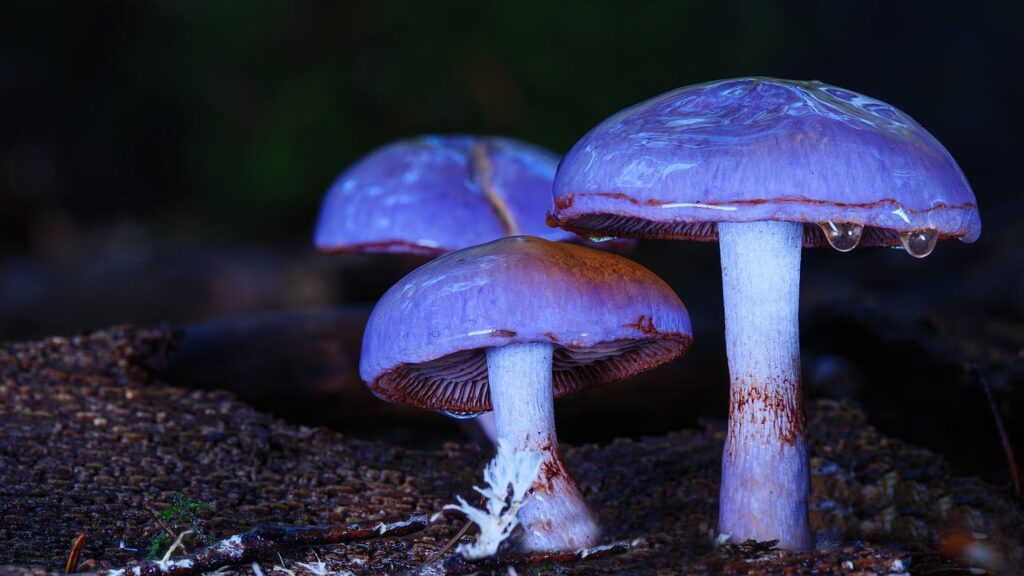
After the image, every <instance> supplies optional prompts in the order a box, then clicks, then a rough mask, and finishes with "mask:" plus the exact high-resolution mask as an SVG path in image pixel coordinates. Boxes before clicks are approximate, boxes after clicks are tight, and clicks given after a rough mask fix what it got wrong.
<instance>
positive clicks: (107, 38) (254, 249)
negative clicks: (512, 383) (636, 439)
mask: <svg viewBox="0 0 1024 576" xmlns="http://www.w3.org/2000/svg"><path fill="white" fill-rule="evenodd" d="M1022 30H1024V3H1022V2H1019V1H1016V0H995V1H990V2H975V3H957V4H954V5H950V6H945V5H940V4H939V3H935V2H924V1H910V2H859V3H839V2H821V3H813V4H812V3H804V2H762V1H759V0H747V1H738V2H728V3H726V2H709V1H708V2H697V1H678V0H676V1H650V2H615V3H612V2H594V1H586V2H584V1H562V2H551V1H546V2H539V1H521V2H479V1H453V2H445V3H443V4H441V3H428V2H378V1H363V2H276V3H270V2H241V1H234V2H227V1H225V2H199V1H184V0H183V1H177V2H171V1H166V2H136V1H121V2H113V1H100V0H97V1H92V2H51V1H31V2H5V3H4V5H3V6H2V7H0V114H2V118H3V126H2V130H0V340H11V339H26V338H35V337H40V336H43V335H48V334H72V333H75V332H80V331H83V330H89V329H95V328H100V327H103V326H107V325H110V324H114V323H121V322H132V323H150V322H159V321H167V322H171V323H172V324H174V325H176V326H185V325H192V324H194V323H210V322H214V323H216V322H219V321H224V319H229V318H234V317H239V316H249V315H253V314H260V313H279V312H280V311H287V310H306V309H310V308H318V307H339V306H348V307H352V306H369V305H371V304H372V302H373V301H374V300H375V299H376V298H377V296H379V295H380V294H381V293H382V292H383V290H385V289H386V288H387V287H388V286H389V285H390V284H391V283H392V282H394V281H396V280H397V279H398V278H400V277H401V276H402V275H403V274H404V273H405V272H406V271H407V270H408V269H409V267H410V266H412V265H414V264H415V263H416V262H414V261H411V260H409V259H402V258H396V259H388V260H386V261H384V260H382V259H381V258H380V257H375V256H333V257H329V256H321V255H317V254H315V253H314V252H313V250H312V247H311V241H310V238H311V234H312V227H313V223H314V221H315V218H316V213H317V209H318V207H319V202H320V199H321V195H322V193H323V192H324V190H325V189H326V187H327V186H328V185H329V184H330V183H331V181H332V180H333V179H334V178H335V177H336V176H337V174H338V173H339V172H340V171H341V170H342V169H343V168H345V167H346V166H347V165H348V164H350V163H351V162H353V161H354V160H356V159H357V158H358V157H360V156H361V155H363V154H365V153H367V152H369V151H370V150H372V149H373V148H375V147H377V146H379V145H381V144H384V143H386V142H389V141H391V140H394V139H397V138H402V137H408V136H412V135H417V134H421V133H425V132H446V133H447V132H468V133H481V134H492V133H493V134H504V135H508V136H512V137H515V138H519V139H522V140H526V141H530V142H534V143H536V144H539V145H542V146H545V147H548V148H550V149H552V150H555V151H558V152H565V151H566V150H567V149H568V148H569V147H570V146H571V145H572V144H573V142H575V140H576V139H577V138H579V137H580V136H581V135H582V134H583V133H584V132H585V131H586V130H588V129H589V128H590V127H591V126H593V125H594V124H596V123H597V122H599V121H600V120H602V119H604V118H605V117H607V116H608V115H610V114H612V113H614V112H616V111H618V110H619V109H621V108H624V107H626V106H628V105H631V104H634V103H636V102H639V101H641V100H643V99H646V98H648V97H651V96H654V95H656V94H659V93H661V92H663V91H666V90H669V89H672V88H676V87H678V86H682V85H686V84H692V83H697V82H702V81H708V80H713V79H720V78H728V77H735V76H744V75H768V76H778V77H783V78H796V79H818V80H822V81H824V82H828V83H831V84H835V85H839V86H843V87H846V88H850V89H853V90H856V91H859V92H862V93H865V94H868V95H870V96H873V97H876V98H879V99H881V100H884V101H886V102H889V103H891V104H893V105H895V106H897V107H899V108H901V109H902V110H904V111H906V112H907V113H909V114H910V115H912V116H913V117H914V118H915V119H916V120H918V121H919V122H920V123H921V124H922V125H924V126H925V127H926V128H928V129H929V130H930V131H931V132H932V133H933V134H934V135H935V136H936V137H937V138H938V139H939V140H940V141H941V142H943V143H944V144H945V146H946V147H947V148H948V149H949V150H950V152H951V153H952V154H953V156H954V157H955V158H956V159H957V160H958V161H959V162H960V165H961V167H962V168H963V170H964V172H965V173H966V174H967V176H968V179H969V180H970V182H971V183H972V185H973V187H974V190H975V193H976V195H977V197H978V200H979V205H980V207H981V212H982V221H983V225H984V227H985V231H984V232H983V234H982V238H981V240H980V241H979V242H977V243H976V244H973V245H964V244H961V243H959V242H950V243H945V244H941V245H939V246H938V248H937V249H936V251H935V253H934V254H933V255H932V256H930V257H928V258H926V259H924V260H915V259H913V258H910V257H909V256H907V255H906V254H904V253H902V251H897V250H859V251H855V252H853V253H851V254H838V253H835V252H832V251H830V250H815V251H806V252H805V259H804V285H803V308H804V311H803V319H804V327H803V330H804V347H805V359H804V371H805V378H806V379H807V380H808V388H809V390H810V394H812V395H821V396H829V395H834V396H851V397H855V398H857V399H859V400H861V401H863V402H865V403H866V404H867V405H868V407H869V414H870V415H871V417H872V418H874V419H876V420H877V421H878V423H879V425H880V426H888V427H889V429H891V430H895V431H896V432H899V433H901V434H902V435H903V436H904V437H907V438H910V439H912V440H914V441H917V442H920V443H925V444H926V445H927V444H928V443H929V442H936V440H935V438H936V437H937V436H941V435H942V434H943V431H944V430H948V429H949V420H950V419H965V418H966V419H967V420H968V421H969V422H971V423H974V424H976V426H977V430H978V431H977V435H976V436H970V437H967V438H966V439H965V438H960V439H957V438H950V439H949V440H948V442H947V443H946V444H942V442H939V446H938V448H939V449H942V450H943V451H944V452H946V453H951V454H954V456H952V457H953V458H954V459H955V458H956V457H957V456H956V454H957V450H960V451H962V452H964V455H963V458H965V460H964V462H965V463H964V466H966V469H968V470H979V469H983V470H996V469H1003V466H1004V465H1003V464H1002V461H1001V458H1002V456H1001V452H1000V450H999V446H998V439H997V438H996V436H995V432H994V428H993V427H992V422H991V414H990V413H989V412H988V408H987V405H986V403H985V402H984V399H983V396H982V395H981V393H980V392H979V391H978V389H977V386H976V383H975V382H974V381H975V379H974V378H972V377H971V376H970V371H968V370H966V369H965V366H966V365H967V364H968V363H975V364H979V365H981V366H982V367H983V368H984V369H985V370H986V371H987V372H986V373H987V374H989V375H990V379H991V381H992V383H993V386H994V387H995V390H996V397H997V399H998V400H999V407H1000V409H1001V410H1002V411H1003V413H1004V414H1005V415H1008V417H1009V418H1010V419H1011V428H1012V430H1013V431H1014V432H1015V433H1017V434H1019V432H1020V430H1021V428H1020V422H1021V417H1020V415H1019V413H1020V410H1021V408H1020V404H1019V403H1015V402H1014V401H1013V400H1014V399H1015V398H1016V397H1017V396H1014V394H1018V395H1019V393H1020V392H1019V389H1020V387H1021V386H1020V385H1019V383H1020V373H1021V372H1022V371H1024V370H1022V369H1021V364H1022V363H1024V348H1022V347H1021V346H1022V345H1024V344H1022V343H1024V336H1021V334H1022V330H1021V326H1022V325H1024V256H1021V255H1018V252H1017V251H1018V250H1019V249H1020V248H1021V247H1022V246H1024V226H1022V225H1021V224H1020V223H1019V222H1018V218H1021V217H1022V216H1024V212H1022V210H1021V209H1022V207H1024V196H1022V194H1021V185H1020V182H1019V175H1020V172H1021V156H1022V153H1024V148H1022V146H1021V138H1020V134H1022V133H1024V114H1022V113H1021V108H1020V103H1021V102H1022V101H1024V89H1022V86H1024V83H1022V80H1021V72H1022V71H1024V51H1022V43H1021V36H1022V33H1021V32H1022ZM635 258H636V259H637V260H639V261H640V262H642V263H644V264H645V265H647V266H648V267H650V268H652V269H653V270H654V271H655V272H657V273H658V274H659V275H661V276H662V277H664V278H666V280H668V281H669V282H670V283H671V284H672V285H673V287H675V288H676V290H677V291H678V293H679V294H680V296H681V297H682V298H683V300H684V301H685V302H686V303H687V304H688V306H689V308H690V311H691V314H692V316H693V321H694V325H695V327H696V330H697V332H696V339H697V346H695V348H694V350H693V352H692V353H691V354H690V356H689V357H688V358H687V359H685V360H684V361H683V362H682V363H679V366H678V367H676V368H672V369H671V370H675V372H670V374H671V375H672V378H676V377H677V376H678V378H679V379H680V383H679V385H678V386H677V387H676V388H674V390H675V392H673V396H672V397H671V400H672V401H671V402H664V401H663V400H662V399H661V398H657V399H655V398H649V397H645V394H651V395H653V391H654V390H661V389H657V388H643V386H637V387H636V389H637V390H639V391H638V392H636V393H635V394H636V395H635V396H632V400H630V403H631V405H632V404H635V405H637V406H638V408H637V409H636V410H638V411H639V410H641V409H642V408H643V406H645V405H650V404H657V405H658V407H657V408H656V410H660V411H661V412H659V416H660V418H649V417H640V416H636V414H638V413H639V412H636V413H633V415H634V416H635V418H634V420H635V421H634V427H633V428H629V429H627V433H632V434H643V433H655V432H660V431H663V430H664V429H671V428H673V427H680V426H683V425H693V424H695V423H696V421H697V419H698V418H699V417H708V416H711V417H714V416H718V417H721V416H722V414H723V412H724V403H723V399H724V397H725V396H724V395H725V392H724V388H725V383H726V381H727V378H726V376H725V374H726V373H725V367H724V354H723V345H722V335H721V325H722V314H721V294H720V289H721V285H720V279H719V268H718V251H717V247H716V246H714V245H699V244H683V243H670V242H649V243H644V244H642V245H641V246H640V247H639V249H638V250H637V252H636V253H635ZM356 337H358V335H356ZM666 374H669V373H666ZM629 386H630V385H628V384H626V385H622V387H619V388H616V390H617V391H616V392H608V393H609V394H619V395H620V397H621V396H625V395H627V394H633V392H632V391H631V390H630V389H629V388H628V387H629ZM652 386H653V385H652ZM943 386H945V387H946V388H943ZM694 390H697V391H699V392H697V393H695V392H693V391H694ZM600 393H604V391H599V392H597V393H595V394H600ZM593 398H594V397H593V396H592V397H591V400H588V402H591V403H592V404H601V402H600V400H599V399H600V396H597V398H598V400H593ZM586 405H587V404H585V403H584V404H577V405H572V404H570V405H569V408H564V409H563V410H565V411H566V412H567V413H568V414H569V415H570V416H569V417H568V418H569V419H570V420H571V415H572V414H575V413H576V411H582V408H574V406H577V407H579V406H586ZM669 410H678V411H679V412H680V414H681V415H680V416H677V417H674V418H673V417H672V416H671V413H670V412H669ZM923 415H930V417H926V416H923ZM613 417H614V416H613ZM325 418H326V416H325ZM591 421H594V420H591ZM1013 423H1016V424H1013ZM577 424H578V425H577V426H576V427H573V425H572V423H571V422H570V424H569V425H568V427H567V428H566V430H567V431H566V432H565V436H566V437H568V438H570V439H573V440H576V441H582V440H593V439H596V440H601V439H605V438H607V437H610V436H612V435H615V434H621V433H623V432H622V431H621V430H610V429H609V430H606V431H595V430H593V429H591V428H588V427H586V426H584V425H582V424H579V423H578V422H577ZM901 426H902V427H901ZM1013 426H1016V428H1014V427H1013ZM972 430H973V428H972ZM978 445H981V446H984V447H985V448H984V449H983V450H980V451H979V449H978V448H977V446H978ZM950 446H952V448H951V447H950ZM989 448H991V449H989ZM971 458H974V460H971Z"/></svg>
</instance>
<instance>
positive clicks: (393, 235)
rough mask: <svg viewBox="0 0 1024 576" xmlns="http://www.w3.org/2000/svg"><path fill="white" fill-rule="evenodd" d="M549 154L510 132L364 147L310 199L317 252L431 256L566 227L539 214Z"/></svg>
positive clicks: (548, 178)
mask: <svg viewBox="0 0 1024 576" xmlns="http://www.w3.org/2000/svg"><path fill="white" fill-rule="evenodd" d="M558 160H559V158H558V156H557V155H555V154H553V153H551V152H549V151H547V150H544V149H543V148H539V147H537V146H532V145H530V144H526V143H523V142H519V141H517V140H512V139H510V138H501V137H496V136H494V137H478V136H465V135H454V136H421V137H419V138H413V139H409V140H401V141H398V142H394V143H392V144H389V145H387V146H384V147H383V148H379V149H377V150H376V151H374V152H372V153H370V154H368V155H367V156H365V157H363V158H362V159H360V160H359V161H358V162H356V163H355V164H353V165H352V166H351V167H350V168H348V169H347V170H346V171H345V172H343V173H342V174H341V176H339V177H338V179H337V180H336V181H335V182H334V184H333V185H332V186H331V188H330V189H329V190H328V191H327V195H326V197H325V198H324V201H323V205H322V207H321V209H320V218H319V220H318V221H317V225H316V232H315V234H314V244H315V245H316V247H317V249H319V250H321V251H324V252H404V253H414V254H424V255H428V256H438V255H441V254H445V253H447V252H451V251H452V250H458V249H460V248H466V247H468V246H474V245H476V244H483V243H484V242H490V241H491V240H494V239H496V238H501V237H503V236H513V235H516V234H531V235H534V236H540V237H542V238H546V239H548V240H570V239H573V238H576V236H575V235H574V234H572V233H570V232H566V231H565V230H561V229H558V228H551V227H549V226H547V224H546V223H545V221H544V216H545V214H546V213H547V209H548V206H549V204H550V203H551V182H552V180H553V179H554V176H555V168H556V167H557V166H558Z"/></svg>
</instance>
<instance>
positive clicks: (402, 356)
mask: <svg viewBox="0 0 1024 576" xmlns="http://www.w3.org/2000/svg"><path fill="white" fill-rule="evenodd" d="M691 340H692V331H691V328H690V317H689V315H688V314H687V312H686V307H685V306H684V305H683V303H682V302H681V301H680V300H679V297H678V296H676V295H675V293H674V292H673V291H672V289H671V288H669V287H668V285H667V284H665V282H664V281H663V280H661V279H660V278H658V277H657V276H655V275H654V273H652V272H651V271H650V270H647V269H646V268H644V267H643V266H640V265H639V264H636V263H635V262H633V261H631V260H628V259H626V258H623V257H621V256H617V255H615V254H609V253H607V252H602V251H599V250H595V249H592V248H587V247H584V246H579V245H575V244H567V243H562V242H548V241H546V240H543V239H541V238H536V237H532V236H512V237H508V238H502V239H499V240H495V241H493V242H489V243H487V244H483V245H480V246H474V247H471V248H466V249H464V250H460V251H458V252H453V253H451V254H448V255H446V256H443V257H441V258H438V259H436V260H432V261H431V262H428V263H427V264H424V265H423V266H421V267H419V268H417V269H416V270H414V271H413V272H411V273H410V274H409V275H408V276H406V277H405V278H403V279H402V280H401V281H399V282H398V283H397V284H395V285H394V286H393V287H391V289H390V290H388V292H387V293H386V294H384V297H383V298H381V299H380V301H379V302H378V303H377V306H376V307H375V308H374V309H373V313H372V314H371V315H370V319H369V322H368V323H367V325H366V332H365V333H364V335H363V349H362V356H361V358H360V363H359V371H360V374H361V375H362V378H363V380H364V381H365V382H366V383H367V384H368V385H369V387H370V389H371V390H372V391H373V392H374V393H375V394H376V395H377V396H379V397H380V398H383V399H385V400H390V401H392V402H399V403H403V404H410V405H413V406H419V407H422V408H429V409H432V410H444V411H447V412H462V413H475V412H482V411H486V410H490V409H491V399H490V391H489V389H488V378H487V361H486V352H485V350H486V349H487V348H491V347H495V346H504V345H506V344H512V343H523V342H550V343H552V344H554V346H555V351H554V360H553V386H554V395H555V397H556V398H557V397H560V396H564V395H566V394H569V393H571V392H575V391H577V390H581V389H583V388H588V387H591V386H598V385H601V384H604V383H606V382H612V381H615V380H620V379H623V378H626V377H628V376H631V375H633V374H637V373H640V372H643V371H645V370H648V369H650V368H653V367H655V366H658V365H660V364H663V363H666V362H669V361H671V360H673V359H675V358H677V357H679V356H681V355H682V354H683V353H685V352H686V350H687V349H688V348H689V346H690V342H691Z"/></svg>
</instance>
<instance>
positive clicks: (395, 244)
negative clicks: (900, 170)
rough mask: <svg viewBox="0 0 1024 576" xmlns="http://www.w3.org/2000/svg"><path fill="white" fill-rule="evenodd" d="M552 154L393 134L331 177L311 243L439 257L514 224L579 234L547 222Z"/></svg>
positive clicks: (487, 140)
mask: <svg viewBox="0 0 1024 576" xmlns="http://www.w3.org/2000/svg"><path fill="white" fill-rule="evenodd" d="M558 161H559V157H558V156H557V155H556V154H554V153H552V152H549V151H547V150H545V149H543V148H539V147H537V146H532V145H530V144H526V143H523V142H519V141H517V140H512V139H510V138H501V137H496V136H491V137H482V136H466V135H454V136H437V135H432V136H422V137H419V138H413V139H409V140H401V141H398V142H394V143H392V144H389V145H387V146H384V147H383V148H380V149H378V150H376V151H374V152H372V153H370V154H368V155H367V156H365V157H364V158H362V159H361V160H359V161H358V162H356V163H355V164H354V165H352V166H351V167H350V168H348V169H347V170H346V171H345V172H343V173H342V174H341V176H339V177H338V179H337V180H336V181H335V182H334V184H333V185H332V186H331V188H330V189H329V190H328V191H327V196H326V197H325V198H324V201H323V206H322V207H321V209H320V217H319V220H318V221H317V226H316V232H315V234H314V244H315V245H316V247H317V249H319V250H321V251H323V252H397V253H411V254H421V255H426V256H439V255H441V254H446V253H448V252H451V251H452V250H458V249H460V248H466V247H469V246H474V245H477V244H482V243H484V242H490V241H491V240H495V239H497V238H501V237H504V236H510V235H516V234H520V233H523V234H531V235H534V236H540V237H543V238H546V239H548V240H559V241H577V242H580V241H583V240H582V239H581V238H580V237H579V236H577V235H575V234H573V233H571V232H567V231H565V230H562V229H560V228H552V227H550V226H548V225H547V223H546V222H545V215H546V214H547V210H548V206H549V205H550V204H551V184H552V181H553V180H554V178H555V168H556V167H557V166H558ZM607 246H608V247H610V248H613V249H615V248H619V249H621V248H626V247H628V246H629V245H628V244H622V243H610V245H607ZM475 421H476V423H477V424H478V425H479V426H480V429H481V430H482V431H483V433H484V435H486V436H487V438H488V439H489V440H490V441H491V442H493V441H494V437H495V430H494V419H493V417H491V416H490V415H488V414H483V415H481V416H480V417H479V418H476V419H475Z"/></svg>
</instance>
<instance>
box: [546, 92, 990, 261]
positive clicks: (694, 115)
mask: <svg viewBox="0 0 1024 576" xmlns="http://www.w3.org/2000/svg"><path fill="white" fill-rule="evenodd" d="M554 190H555V207H554V210H553V212H552V214H551V215H550V217H549V221H550V222H551V223H553V224H557V225H560V226H563V227H564V228H567V229H570V230H574V231H577V232H579V233H581V234H584V235H602V234H611V235H618V236H627V237H639V238H676V239H692V240H714V239H715V238H716V237H717V230H716V227H715V223H716V222H753V221H760V220H779V221H792V222H804V223H807V224H813V225H814V226H807V227H806V229H807V234H806V235H805V245H820V244H824V243H825V242H826V237H825V233H823V232H822V230H821V228H819V225H823V226H825V229H826V230H828V229H831V228H833V227H830V226H828V225H827V223H829V222H832V223H836V224H837V225H838V226H840V227H844V226H846V227H849V226H861V227H863V228H864V237H863V240H861V242H860V244H861V245H876V246H899V245H900V243H901V238H900V237H901V235H906V234H910V233H913V232H915V231H921V230H931V231H934V232H935V233H936V234H937V236H938V237H939V238H959V239H961V240H963V241H965V242H972V241H974V240H975V239H977V237H978V235H979V234H980V232H981V222H980V219H979V216H978V210H977V203H976V200H975V197H974V193H973V192H972V191H971V188H970V186H969V185H968V183H967V180H966V178H965V177H964V175H963V173H962V172H961V170H960V168H959V167H958V166H957V164H956V162H955V161H954V160H953V158H952V157H951V156H950V154H949V153H948V152H947V151H946V149H945V148H943V146H942V145H941V144H940V143H939V142H938V141H937V140H936V139H935V138H934V137H933V136H932V135H931V134H929V133H928V132H927V131H926V130H925V129H924V128H922V127H921V126H920V125H919V124H918V123H917V122H915V121H914V120H913V119H912V118H910V117H909V116H907V115H906V114H904V113H903V112H901V111H899V110H897V109H896V108H894V107H893V106H890V105H889V104H886V103H884V102H881V101H879V100H875V99H873V98H869V97H867V96H864V95H861V94H857V93H855V92H851V91H849V90H845V89H842V88H837V87H835V86H830V85H828V84H823V83H821V82H817V81H809V82H803V81H791V80H778V79H772V78H740V79H733V80H724V81H718V82H710V83H706V84H698V85H694V86H687V87H683V88H679V89H677V90H673V91H671V92H667V93H665V94H662V95H660V96H657V97H655V98H652V99H650V100H647V101H646V102H642V103H640V104H637V105H636V106H633V107H631V108H628V109H626V110H623V111H622V112H619V113H618V114H615V115H614V116H612V117H610V118H608V119H607V120H605V121H604V122H602V123H601V124H599V125H597V126H596V127H595V128H594V129H592V130H591V131H590V132H589V133H587V134H586V135H585V136H584V137H583V138H582V139H581V140H580V141H579V142H577V143H576V145H575V146H573V148H572V150H570V152H569V153H568V155H566V157H565V159H564V160H563V161H562V164H561V166H560V168H559V170H558V173H557V175H556V177H555V185H554Z"/></svg>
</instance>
